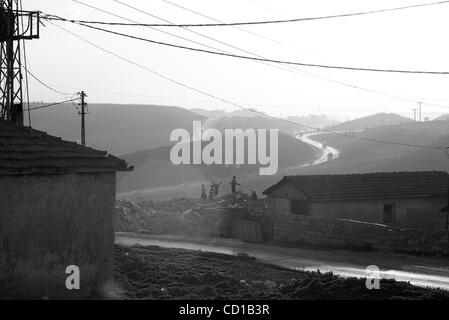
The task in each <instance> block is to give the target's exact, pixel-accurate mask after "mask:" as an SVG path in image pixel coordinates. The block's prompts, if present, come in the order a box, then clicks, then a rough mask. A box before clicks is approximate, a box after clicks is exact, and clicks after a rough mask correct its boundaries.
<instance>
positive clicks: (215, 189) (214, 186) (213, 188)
mask: <svg viewBox="0 0 449 320" xmlns="http://www.w3.org/2000/svg"><path fill="white" fill-rule="evenodd" d="M222 182H223V181H220V182H219V183H216V182H215V181H214V180H213V179H212V183H211V185H210V189H209V196H208V195H207V193H206V186H205V185H204V184H202V185H201V199H202V200H206V199H209V200H213V199H214V198H215V197H216V196H218V193H219V188H220V185H221V183H222ZM230 185H231V194H232V203H233V204H235V203H236V200H237V186H240V183H238V182H237V178H236V177H235V176H233V177H232V180H231V182H230ZM251 199H252V200H257V191H256V190H252V191H251Z"/></svg>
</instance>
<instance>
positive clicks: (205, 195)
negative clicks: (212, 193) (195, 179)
mask: <svg viewBox="0 0 449 320" xmlns="http://www.w3.org/2000/svg"><path fill="white" fill-rule="evenodd" d="M206 199H207V194H206V187H205V186H204V184H202V185H201V200H206Z"/></svg>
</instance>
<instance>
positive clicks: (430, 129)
mask: <svg viewBox="0 0 449 320" xmlns="http://www.w3.org/2000/svg"><path fill="white" fill-rule="evenodd" d="M352 136H353V137H354V138H351V137H345V136H342V135H340V134H319V135H316V136H315V137H314V138H313V139H315V140H318V141H320V142H325V143H327V144H328V145H329V146H332V147H334V148H337V149H338V150H340V151H341V155H340V157H339V158H338V159H336V160H333V161H331V162H329V163H328V164H325V165H320V166H316V167H311V168H304V170H303V172H308V173H363V172H376V171H407V170H409V171H415V170H418V171H419V170H449V158H448V156H447V155H446V154H445V153H444V152H443V151H440V150H433V149H428V148H416V147H412V146H401V145H395V144H384V143H378V142H374V141H367V140H361V139H357V138H358V137H359V138H370V139H377V140H382V141H391V142H400V143H405V144H414V145H423V146H445V147H446V146H449V121H425V122H412V123H404V124H401V125H395V126H393V125H392V126H385V127H377V128H372V129H369V130H368V131H366V132H356V133H354V134H353V135H352Z"/></svg>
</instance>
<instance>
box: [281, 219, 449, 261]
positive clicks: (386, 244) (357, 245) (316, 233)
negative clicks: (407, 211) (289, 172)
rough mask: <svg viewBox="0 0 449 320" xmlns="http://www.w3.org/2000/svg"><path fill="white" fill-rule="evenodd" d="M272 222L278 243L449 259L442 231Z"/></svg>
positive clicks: (333, 222)
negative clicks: (426, 255) (430, 255)
mask: <svg viewBox="0 0 449 320" xmlns="http://www.w3.org/2000/svg"><path fill="white" fill-rule="evenodd" d="M273 219H274V220H273V240H274V241H276V242H280V243H291V244H311V245H324V246H334V247H343V248H349V249H361V250H382V251H397V252H405V253H414V254H432V255H449V240H448V232H447V231H444V230H429V229H426V230H425V229H422V230H419V229H394V228H390V227H388V226H385V225H381V224H374V223H366V222H359V221H353V220H344V219H336V220H334V219H326V218H315V217H310V216H301V215H291V214H280V215H277V216H276V217H274V218H273Z"/></svg>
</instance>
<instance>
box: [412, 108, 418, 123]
mask: <svg viewBox="0 0 449 320" xmlns="http://www.w3.org/2000/svg"><path fill="white" fill-rule="evenodd" d="M417 110H418V109H416V108H414V109H412V111H413V120H414V121H415V122H416V111H417Z"/></svg>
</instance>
